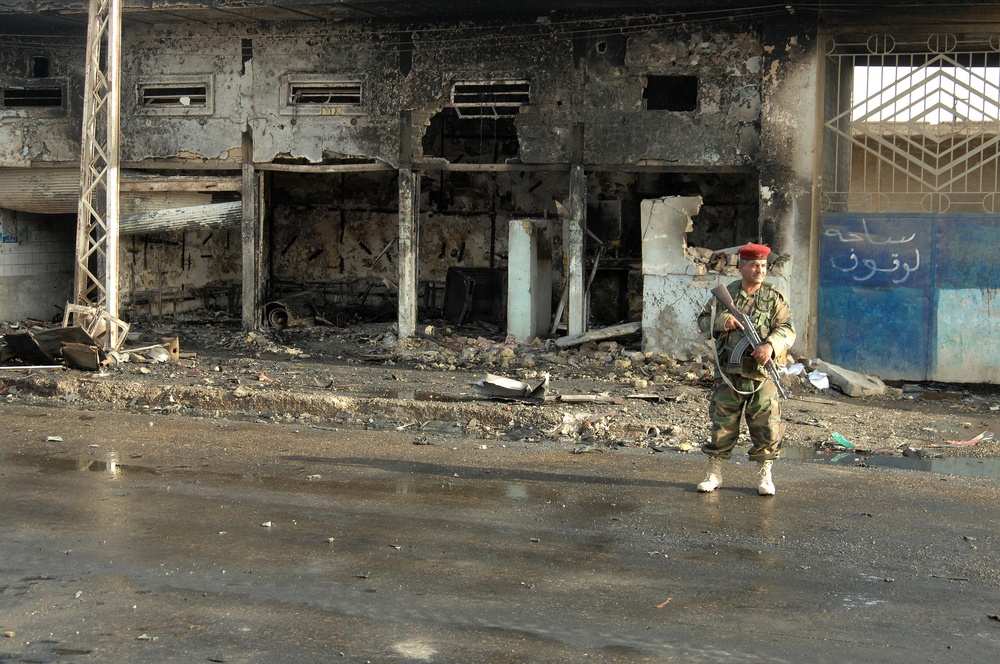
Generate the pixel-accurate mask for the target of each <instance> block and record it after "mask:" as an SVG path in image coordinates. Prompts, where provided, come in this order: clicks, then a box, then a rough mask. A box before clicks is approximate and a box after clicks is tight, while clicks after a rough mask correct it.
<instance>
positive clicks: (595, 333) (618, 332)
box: [556, 321, 642, 348]
mask: <svg viewBox="0 0 1000 664" xmlns="http://www.w3.org/2000/svg"><path fill="white" fill-rule="evenodd" d="M640 330H642V323H641V322H640V321H636V322H634V323H622V324H620V325H612V326H610V327H602V328H599V329H596V330H590V331H588V332H584V333H583V334H575V335H573V336H567V337H559V338H558V339H556V348H570V347H572V346H579V345H581V344H584V343H586V342H588V341H603V340H605V339H613V338H615V337H627V336H629V335H632V334H636V333H637V332H639V331H640Z"/></svg>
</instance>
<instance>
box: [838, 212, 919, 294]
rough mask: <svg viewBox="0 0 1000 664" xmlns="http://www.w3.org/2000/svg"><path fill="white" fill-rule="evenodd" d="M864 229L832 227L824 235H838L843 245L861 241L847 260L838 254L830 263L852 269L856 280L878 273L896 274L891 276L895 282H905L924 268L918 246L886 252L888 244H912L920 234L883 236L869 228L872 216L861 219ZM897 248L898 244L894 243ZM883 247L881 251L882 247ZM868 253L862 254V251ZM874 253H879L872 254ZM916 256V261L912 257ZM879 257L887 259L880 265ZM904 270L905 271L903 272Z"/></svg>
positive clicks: (844, 268) (901, 247)
mask: <svg viewBox="0 0 1000 664" xmlns="http://www.w3.org/2000/svg"><path fill="white" fill-rule="evenodd" d="M861 229H862V232H861V233H857V232H854V231H851V232H846V233H845V232H844V231H842V230H840V229H838V228H828V229H827V230H826V231H824V232H823V235H825V236H826V237H829V238H836V239H837V241H838V242H839V243H840V244H842V245H850V244H855V243H856V244H857V245H858V246H857V247H851V248H850V249H851V253H850V255H849V256H848V257H847V259H846V260H838V259H837V258H836V257H832V258H830V266H831V267H832V268H833V269H835V270H839V271H840V272H843V273H845V274H846V273H848V272H849V273H851V278H852V279H853V280H854V281H868V280H869V279H871V278H872V277H874V276H875V275H877V274H886V275H894V277H896V278H892V279H890V281H891V282H892V283H894V284H902V283H904V282H905V281H906V280H907V279H909V278H910V274H912V273H913V272H916V271H917V270H919V269H920V249H919V248H918V247H912V246H911V247H903V246H900V247H899V251H893V252H891V253H889V254H888V255H886V254H885V253H884V252H885V248H886V245H908V244H910V243H911V242H913V240H914V238H916V236H917V234H916V233H913V234H911V235H910V236H909V237H902V238H900V239H892V238H886V239H882V238H881V237H879V236H878V235H877V234H872V233H871V231H869V229H868V220H867V219H862V220H861ZM893 248H895V247H893ZM879 249H881V251H879ZM859 253H860V254H861V255H862V256H864V258H859V256H858V254H859ZM903 254H905V257H906V260H905V261H900V255H903ZM871 255H874V256H875V257H874V258H872V257H868V256H871ZM911 256H912V257H913V261H912V264H911V262H910V257H911ZM878 259H887V260H886V262H885V263H882V265H881V266H880V263H879V260H878ZM900 270H902V275H900V274H899V272H900Z"/></svg>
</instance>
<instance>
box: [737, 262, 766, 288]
mask: <svg viewBox="0 0 1000 664" xmlns="http://www.w3.org/2000/svg"><path fill="white" fill-rule="evenodd" d="M740 274H742V275H743V283H745V284H758V285H760V284H762V283H764V277H766V276H767V259H766V258H761V259H759V260H754V261H745V262H744V263H742V264H741V265H740Z"/></svg>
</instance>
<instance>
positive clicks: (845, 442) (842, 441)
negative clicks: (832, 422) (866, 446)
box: [830, 431, 857, 450]
mask: <svg viewBox="0 0 1000 664" xmlns="http://www.w3.org/2000/svg"><path fill="white" fill-rule="evenodd" d="M830 436H831V437H832V438H833V439H834V440H835V441H837V444H838V445H840V446H841V447H845V448H847V449H849V450H853V449H854V448H855V447H857V445H855V444H854V443H852V442H851V441H849V440H847V439H846V438H844V437H843V436H842V435H840V434H839V433H837V432H836V431H834V432H833V433H831V434H830Z"/></svg>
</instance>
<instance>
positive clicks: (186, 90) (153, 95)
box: [140, 85, 208, 108]
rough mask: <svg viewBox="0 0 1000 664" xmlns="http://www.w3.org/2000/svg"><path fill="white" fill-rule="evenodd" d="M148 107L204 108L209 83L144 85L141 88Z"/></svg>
mask: <svg viewBox="0 0 1000 664" xmlns="http://www.w3.org/2000/svg"><path fill="white" fill-rule="evenodd" d="M140 96H141V99H142V105H143V106H144V107H146V108H204V107H205V106H206V105H207V104H208V86H207V85H155V86H154V85H144V86H142V89H141V90H140Z"/></svg>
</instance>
